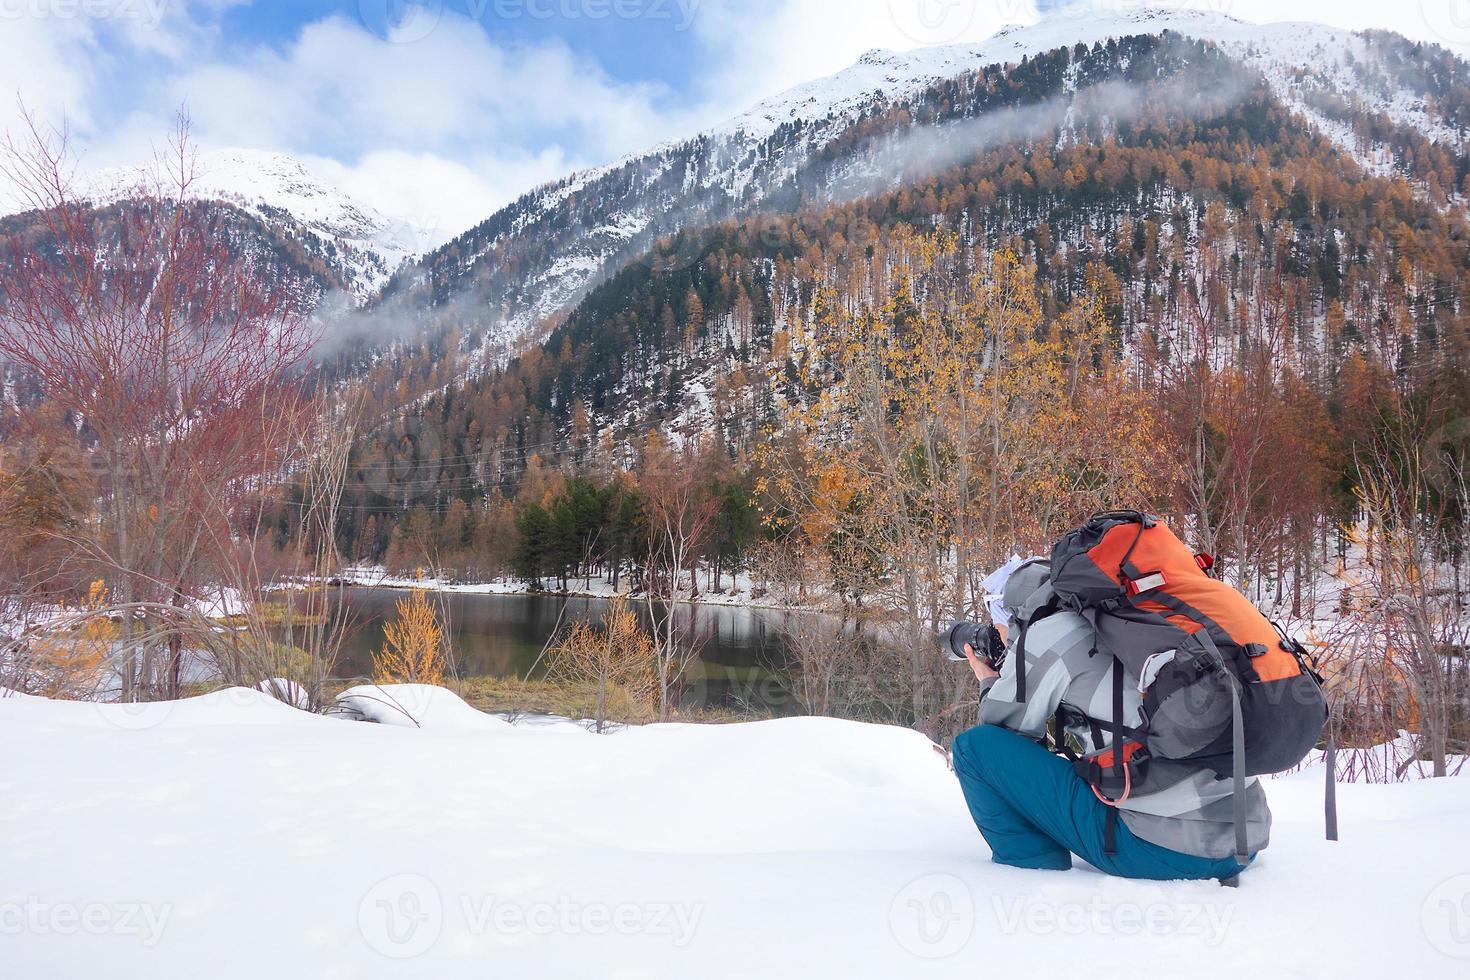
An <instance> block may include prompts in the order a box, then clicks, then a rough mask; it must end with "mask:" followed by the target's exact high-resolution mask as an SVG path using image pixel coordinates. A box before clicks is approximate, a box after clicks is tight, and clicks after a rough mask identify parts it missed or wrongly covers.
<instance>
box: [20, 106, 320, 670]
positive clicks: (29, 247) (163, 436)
mask: <svg viewBox="0 0 1470 980" xmlns="http://www.w3.org/2000/svg"><path fill="white" fill-rule="evenodd" d="M27 126H28V129H27V131H26V134H25V138H23V139H20V140H19V141H16V140H8V141H7V142H6V143H5V144H4V146H3V153H0V172H3V174H4V176H6V177H8V178H9V179H10V181H11V183H12V184H13V185H14V186H15V187H16V188H17V189H18V192H19V193H20V195H21V196H22V198H23V199H24V202H25V204H27V205H28V206H29V207H30V209H31V211H30V212H29V213H28V214H27V215H25V216H23V217H22V218H20V219H16V220H14V221H12V222H11V225H10V227H11V230H10V231H9V233H8V234H7V235H6V236H5V238H4V240H3V242H0V259H3V261H4V263H5V267H6V269H7V270H8V274H7V279H6V283H5V290H4V293H3V296H0V361H4V362H6V363H7V365H8V366H9V369H10V370H11V371H12V372H15V373H17V374H18V375H20V376H23V377H25V378H26V379H28V380H30V381H31V382H33V383H34V385H35V386H36V388H37V389H38V390H39V391H40V392H41V396H40V398H39V399H36V400H33V402H28V403H26V404H22V405H21V407H20V411H21V414H22V422H23V423H25V422H27V421H28V420H29V419H31V418H34V417H35V416H36V414H37V412H38V411H39V408H38V405H40V404H44V403H49V404H51V405H53V406H55V407H57V408H59V409H60V410H62V411H64V412H65V413H67V415H68V416H69V418H70V419H71V420H72V422H73V423H74V425H76V426H77V427H78V429H79V432H80V438H81V439H82V440H83V441H84V443H85V446H86V449H87V452H88V456H89V459H90V461H91V463H92V467H93V470H94V482H95V485H96V489H97V495H98V506H99V514H98V519H97V520H96V521H94V522H91V523H89V524H88V525H87V526H86V527H85V528H82V529H79V530H78V531H77V532H76V533H74V534H72V536H71V538H70V543H71V544H72V546H73V548H74V549H75V551H76V553H77V554H78V555H79V557H80V559H81V560H84V561H85V562H87V563H89V564H90V566H91V567H93V568H95V569H96V570H97V574H98V576H99V577H101V578H103V579H104V580H105V582H106V585H107V589H108V594H109V596H110V598H111V601H112V603H114V604H115V605H117V606H119V607H123V608H129V609H131V610H133V612H132V613H131V614H129V615H127V616H123V617H121V632H122V636H121V637H120V640H119V643H120V646H121V649H122V651H123V657H122V658H121V660H120V662H119V674H120V688H121V692H120V693H121V694H122V696H123V697H125V698H129V699H137V698H148V697H154V696H160V695H163V696H167V695H170V694H175V693H177V689H178V682H179V670H180V661H181V656H182V650H183V646H182V642H181V640H182V638H181V636H180V634H178V633H169V631H168V630H166V629H159V628H154V625H149V624H146V623H144V622H142V621H141V619H140V617H142V618H144V619H146V618H147V617H150V616H153V615H155V613H156V610H157V609H159V608H162V607H173V608H174V609H175V613H173V614H171V615H170V616H168V617H165V620H164V622H165V623H167V622H179V621H182V620H184V619H185V618H187V617H186V616H185V614H184V610H186V608H187V607H188V606H189V605H190V603H191V602H192V601H193V600H195V599H197V598H198V597H199V592H200V587H201V584H202V583H204V582H206V581H208V579H209V578H210V576H211V575H212V574H215V573H216V572H217V565H216V563H217V561H218V560H220V559H221V555H220V554H219V549H218V547H214V546H212V545H214V544H216V543H218V542H222V541H229V540H230V531H229V523H228V519H229V510H230V506H231V505H232V504H233V503H234V502H235V501H238V500H239V499H241V497H242V496H243V495H244V494H245V493H246V492H247V491H248V490H249V489H250V488H251V485H252V481H255V480H259V479H262V478H265V477H268V476H270V475H273V474H275V473H278V472H279V470H280V466H281V463H282V459H283V456H284V455H285V453H286V451H287V449H288V446H287V445H285V444H283V443H279V442H274V441H272V440H271V439H268V438H262V436H263V435H264V434H266V433H268V432H275V433H278V434H284V433H285V432H288V431H290V429H289V427H287V426H271V427H268V428H265V429H263V428H262V426H261V425H260V424H259V421H260V419H262V418H263V417H274V418H285V417H288V416H291V415H295V414H297V413H299V412H301V411H302V410H303V409H304V408H305V407H306V403H305V400H304V399H302V398H301V397H300V394H299V388H298V386H297V385H296V384H295V380H296V379H297V378H298V377H299V372H300V369H301V367H302V366H303V364H304V362H305V359H306V357H307V355H308V353H309V352H310V350H311V348H312V346H313V333H312V327H311V326H310V324H309V321H308V320H307V319H306V318H305V317H304V316H303V315H301V314H300V312H299V311H298V310H297V309H296V306H295V303H294V302H293V299H292V297H291V296H289V295H287V293H286V291H285V290H284V289H283V288H282V287H281V286H280V285H279V284H278V283H277V282H276V281H274V279H273V278H272V277H271V276H270V275H269V274H268V273H267V272H266V270H265V269H264V268H263V266H262V264H261V261H260V260H257V259H256V258H254V257H252V256H251V255H249V254H246V253H244V252H242V250H241V249H239V248H238V247H237V245H236V243H235V241H234V240H233V236H232V234H231V229H230V224H229V221H230V219H229V215H228V213H227V212H226V210H225V209H221V208H219V207H218V206H216V205H212V204H210V203H208V202H201V201H197V200H194V195H193V187H194V157H193V150H192V148H191V144H190V141H189V128H188V121H187V119H184V118H181V119H180V122H179V126H178V129H177V131H176V133H175V134H174V137H173V139H172V141H171V143H170V145H169V147H168V150H167V151H166V152H165V153H163V154H161V155H160V157H159V159H158V160H157V161H156V168H155V171H154V173H153V174H152V175H151V176H150V177H148V178H147V179H145V180H143V181H142V182H140V184H139V186H137V187H136V188H134V189H133V190H132V191H130V192H128V193H127V194H125V195H123V198H122V199H121V200H120V201H119V203H116V204H112V205H103V204H97V203H93V202H90V201H87V200H83V199H80V198H78V197H77V196H75V195H74V194H73V192H72V188H71V183H70V180H69V173H70V164H69V154H68V147H67V139H66V134H65V133H55V134H53V133H50V132H47V131H43V130H42V129H41V128H40V126H39V125H38V124H37V123H36V122H35V121H34V119H30V118H28V120H27ZM222 504H223V506H222ZM155 625H156V624H155Z"/></svg>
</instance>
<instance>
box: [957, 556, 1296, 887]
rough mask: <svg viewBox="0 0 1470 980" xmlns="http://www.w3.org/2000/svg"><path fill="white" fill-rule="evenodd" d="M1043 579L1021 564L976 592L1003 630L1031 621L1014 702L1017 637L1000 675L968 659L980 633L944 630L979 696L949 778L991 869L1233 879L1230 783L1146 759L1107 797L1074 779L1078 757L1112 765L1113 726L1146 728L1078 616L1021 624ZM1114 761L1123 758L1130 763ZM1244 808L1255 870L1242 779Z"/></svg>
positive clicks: (1134, 697)
mask: <svg viewBox="0 0 1470 980" xmlns="http://www.w3.org/2000/svg"><path fill="white" fill-rule="evenodd" d="M1049 577H1050V569H1049V567H1048V565H1047V563H1046V562H1045V561H1044V560H1040V559H1033V560H1031V561H1028V562H1024V563H1021V564H1020V565H1019V567H1016V568H1015V569H1014V570H1013V571H1012V570H1011V569H1010V568H1009V567H1008V568H1005V569H1001V570H998V571H997V573H995V575H993V576H992V577H991V580H988V581H990V582H991V583H992V584H989V585H987V588H988V589H989V590H990V591H992V592H999V593H1000V597H999V599H998V601H997V602H993V603H992V613H993V615H994V614H995V613H997V612H999V613H1000V614H1001V615H1003V616H1004V617H1005V618H1006V621H1007V622H1008V623H1014V622H1016V621H1018V620H1019V621H1027V622H1029V626H1028V628H1027V630H1026V632H1025V643H1024V649H1025V654H1024V657H1025V663H1024V683H1023V684H1021V685H1019V686H1020V687H1021V688H1022V689H1023V690H1024V696H1022V697H1019V698H1018V697H1017V691H1018V683H1017V667H1018V664H1017V660H1018V658H1017V656H1016V655H1015V654H1016V647H1017V646H1018V644H1017V642H1016V636H1015V635H1014V634H1015V633H1017V632H1019V631H1018V630H1016V629H1014V628H1012V629H1010V630H1009V631H1008V632H1009V633H1010V634H1011V635H1010V636H1009V638H1008V639H1009V642H1008V644H1007V646H1006V647H1005V649H1004V651H1003V656H1004V661H1003V665H1002V666H1001V667H1000V669H999V670H997V669H996V667H995V666H994V664H993V663H992V662H989V661H988V660H987V658H986V657H985V656H984V654H985V653H986V651H985V650H983V649H982V650H980V651H977V650H976V646H977V645H980V646H984V643H983V641H980V640H979V637H981V636H983V635H984V634H983V632H978V631H977V628H976V627H974V626H972V625H970V624H956V625H955V627H954V628H952V630H951V633H950V640H951V643H952V645H953V646H954V647H955V648H956V649H957V651H959V652H962V653H963V655H964V656H965V658H966V659H967V660H968V661H969V664H970V666H971V668H972V669H973V670H974V672H975V676H976V677H977V678H979V680H980V684H981V694H980V696H981V703H980V722H981V723H980V724H979V725H978V726H976V727H975V728H972V729H970V730H969V731H967V732H964V733H963V734H961V735H960V736H959V737H958V738H957V739H956V740H955V743H954V751H953V758H954V769H955V772H956V774H957V775H958V776H959V780H960V786H961V789H962V790H963V792H964V794H965V800H966V802H967V803H968V804H969V807H970V813H971V815H972V816H973V817H974V820H975V824H976V826H978V827H979V828H980V832H981V834H983V835H984V837H985V839H986V841H987V842H988V843H989V844H990V849H991V852H992V855H993V857H994V860H995V861H996V862H998V863H1000V864H1008V865H1012V866H1015V867H1021V868H1036V869H1058V870H1063V869H1067V868H1070V867H1071V866H1072V855H1073V854H1076V855H1077V856H1079V857H1081V858H1082V859H1084V860H1085V861H1087V862H1088V863H1089V864H1091V865H1093V866H1094V867H1097V868H1098V869H1100V870H1102V871H1105V872H1107V873H1109V874H1114V875H1119V876H1122V877H1127V878H1151V879H1177V878H1191V879H1204V878H1219V879H1233V878H1234V877H1235V876H1236V875H1238V874H1239V872H1240V871H1241V870H1243V869H1242V866H1241V864H1240V863H1238V862H1237V860H1236V858H1235V857H1234V853H1235V846H1234V845H1235V843H1236V841H1235V837H1234V823H1233V821H1232V785H1231V781H1230V780H1229V779H1222V778H1220V777H1219V776H1218V775H1217V774H1215V773H1213V772H1211V771H1209V770H1206V769H1201V768H1200V767H1197V766H1191V765H1186V764H1182V763H1176V762H1170V761H1167V760H1163V759H1152V760H1148V761H1147V763H1145V764H1140V765H1138V766H1137V767H1136V768H1137V770H1138V775H1137V776H1131V774H1132V772H1133V768H1134V767H1132V766H1130V769H1129V773H1130V776H1131V778H1133V779H1135V780H1138V781H1137V782H1131V783H1129V784H1128V785H1126V787H1124V788H1123V789H1122V790H1121V791H1120V792H1117V793H1116V795H1115V796H1114V797H1113V798H1112V799H1109V798H1108V797H1107V796H1106V795H1105V794H1103V793H1100V792H1098V791H1097V790H1095V788H1094V786H1093V785H1091V784H1089V782H1088V781H1087V780H1086V779H1084V778H1083V777H1082V775H1081V774H1080V773H1079V770H1078V765H1079V763H1078V762H1076V761H1075V760H1078V759H1079V758H1080V760H1081V762H1080V765H1082V766H1086V765H1088V764H1089V762H1090V761H1095V760H1097V759H1100V758H1110V753H1111V749H1112V745H1113V734H1112V731H1110V729H1111V728H1112V727H1114V726H1115V725H1116V724H1117V723H1115V722H1114V721H1113V719H1114V718H1115V717H1117V718H1121V719H1127V722H1126V723H1127V725H1128V726H1130V727H1136V728H1139V729H1141V728H1143V727H1144V726H1146V724H1147V721H1146V719H1145V718H1144V716H1143V713H1142V698H1141V696H1140V694H1139V692H1138V686H1137V684H1136V682H1134V681H1132V680H1130V679H1128V678H1127V675H1126V674H1125V675H1124V677H1123V678H1114V676H1113V673H1114V671H1117V670H1121V669H1122V668H1121V667H1120V666H1119V665H1118V663H1117V661H1116V660H1115V659H1114V658H1113V657H1111V656H1100V655H1098V644H1099V640H1098V637H1097V634H1096V632H1095V630H1094V628H1093V626H1092V625H1091V624H1090V623H1089V622H1088V620H1087V619H1086V618H1084V617H1083V616H1082V615H1080V614H1079V613H1077V612H1072V611H1068V610H1065V609H1061V610H1058V611H1055V612H1049V613H1048V614H1046V615H1044V616H1039V617H1035V618H1034V619H1033V617H1032V616H1031V613H1032V612H1033V611H1035V610H1037V609H1040V608H1042V607H1043V606H1044V604H1045V603H1046V602H1047V600H1048V598H1050V597H1051V596H1052V595H1054V594H1053V593H1051V590H1050V585H1049V584H1048V580H1049ZM1000 580H1003V587H1002V585H1001V581H1000ZM996 628H997V633H998V635H999V637H1005V636H1006V632H1007V629H1006V626H1005V625H1002V623H1001V621H1000V618H999V617H996ZM978 630H984V627H979V628H978ZM966 641H968V642H966ZM997 645H998V644H997ZM996 654H1002V651H1000V650H992V651H991V657H990V660H996V659H999V657H998V656H996ZM1115 705H1116V706H1115ZM1119 709H1121V710H1119ZM1049 723H1050V724H1052V725H1053V726H1054V727H1053V729H1052V737H1053V741H1054V742H1055V743H1056V744H1057V751H1059V752H1062V753H1064V755H1065V756H1067V757H1064V755H1057V754H1053V753H1052V752H1051V751H1049V750H1048V749H1047V748H1046V747H1045V742H1046V739H1047V735H1048V724H1049ZM1131 747H1132V746H1131V745H1130V746H1129V748H1130V749H1131ZM1124 758H1125V759H1127V758H1130V755H1129V753H1128V752H1125V754H1124ZM1111 765H1112V763H1111V762H1105V763H1104V766H1105V767H1110V766H1111ZM1244 798H1245V803H1246V806H1245V813H1246V814H1247V817H1248V820H1247V828H1248V830H1247V839H1248V843H1249V851H1248V853H1249V854H1250V855H1251V857H1252V858H1253V857H1254V855H1255V853H1256V852H1257V851H1259V850H1260V849H1261V848H1262V847H1265V846H1266V842H1267V838H1268V835H1269V831H1270V822H1271V815H1270V811H1269V809H1268V808H1267V806H1266V799H1265V794H1264V793H1263V791H1262V790H1261V787H1260V786H1259V785H1258V784H1257V782H1256V781H1255V780H1254V779H1252V780H1250V781H1249V783H1248V784H1247V789H1246V792H1245V796H1244Z"/></svg>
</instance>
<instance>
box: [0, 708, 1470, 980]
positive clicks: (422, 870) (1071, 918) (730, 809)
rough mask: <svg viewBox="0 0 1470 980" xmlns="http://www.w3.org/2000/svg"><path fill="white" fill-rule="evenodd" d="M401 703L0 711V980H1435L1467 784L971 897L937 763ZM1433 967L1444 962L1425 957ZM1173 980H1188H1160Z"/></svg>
mask: <svg viewBox="0 0 1470 980" xmlns="http://www.w3.org/2000/svg"><path fill="white" fill-rule="evenodd" d="M399 694H400V696H401V697H402V698H406V699H417V700H415V701H414V704H415V705H416V706H417V709H416V710H417V713H418V716H419V718H420V720H421V722H422V725H423V727H421V728H416V727H411V726H410V727H404V726H395V725H385V724H379V725H372V724H361V723H353V722H346V721H339V720H335V719H332V718H323V717H317V716H313V715H308V714H304V713H302V712H298V711H294V710H292V709H289V708H287V707H285V706H284V705H281V704H279V703H277V702H275V701H272V700H271V699H270V698H268V697H266V696H265V695H263V694H259V693H258V692H251V691H243V690H238V689H236V690H231V691H225V692H220V693H218V694H214V695H210V696H208V697H204V698H196V699H191V700H187V701H180V702H174V703H169V704H163V705H152V706H126V705H95V704H85V703H61V702H52V701H46V700H42V699H38V698H24V697H15V696H12V697H5V698H0V739H3V741H4V744H5V745H7V746H10V747H11V749H12V751H11V752H10V753H9V758H8V759H7V762H6V765H5V766H4V767H3V768H0V933H3V934H4V939H3V947H4V954H3V959H4V962H5V968H4V972H5V974H6V975H7V976H11V977H17V978H27V980H29V978H38V977H51V976H57V977H72V976H85V975H97V976H125V977H134V976H151V977H164V978H172V977H205V976H207V977H211V978H233V977H240V978H251V980H255V978H258V977H261V976H279V977H293V978H294V977H338V978H356V977H362V978H380V977H415V978H425V977H466V978H475V980H483V978H485V977H487V976H536V977H551V978H558V977H569V978H573V977H574V978H579V980H580V978H584V977H589V976H630V977H631V976H646V977H700V978H709V977H750V976H772V977H855V976H862V977H900V976H903V977H909V976H945V977H949V976H953V977H965V978H973V977H976V976H999V977H1024V976H1048V975H1057V974H1060V973H1063V972H1067V973H1072V972H1076V971H1078V970H1083V969H1085V970H1087V971H1088V973H1089V975H1091V976H1096V977H1109V976H1119V975H1122V974H1123V973H1125V972H1126V973H1129V974H1135V973H1138V972H1140V971H1141V972H1143V973H1144V974H1146V975H1155V976H1177V975H1179V974H1180V973H1181V971H1183V970H1186V969H1187V971H1188V972H1189V974H1190V975H1191V976H1198V977H1214V976H1221V977H1227V976H1228V977H1231V978H1237V977H1240V976H1242V975H1248V976H1250V975H1254V976H1273V977H1275V976H1309V977H1373V976H1419V977H1452V976H1463V975H1464V970H1465V969H1466V968H1467V964H1470V960H1467V959H1465V958H1464V957H1467V956H1470V929H1467V926H1470V916H1467V915H1466V910H1467V907H1470V904H1467V903H1470V852H1467V850H1466V848H1465V846H1464V826H1465V817H1466V814H1467V813H1470V779H1454V778H1452V779H1442V780H1427V781H1420V782H1414V783H1406V784H1400V785H1394V786H1365V785H1350V786H1343V787H1341V792H1340V808H1341V812H1342V840H1341V842H1339V843H1335V844H1333V843H1328V842H1326V841H1324V840H1323V839H1322V833H1321V785H1320V775H1321V773H1320V770H1314V771H1308V772H1306V773H1304V774H1300V775H1297V776H1293V777H1288V778H1285V779H1279V780H1273V781H1272V782H1271V784H1270V787H1269V792H1270V796H1271V801H1272V805H1273V808H1274V810H1275V812H1276V825H1275V828H1274V830H1273V835H1272V836H1273V843H1272V846H1271V848H1270V849H1269V850H1268V851H1267V852H1265V854H1264V855H1263V857H1262V858H1261V860H1260V862H1259V865H1258V867H1256V868H1254V869H1253V870H1252V871H1251V872H1249V873H1248V874H1247V875H1246V877H1245V881H1244V884H1243V887H1241V888H1240V889H1238V890H1229V889H1223V888H1221V887H1219V886H1218V885H1215V884H1213V883H1146V882H1129V881H1120V880H1114V879H1108V878H1105V877H1103V876H1101V875H1099V874H1097V873H1095V872H1093V871H1091V870H1089V869H1087V868H1085V867H1080V866H1079V867H1078V868H1076V869H1074V870H1073V871H1070V872H1064V873H1057V872H1024V871H1017V870H1013V869H1007V868H1002V867H998V866H996V865H994V864H992V863H991V862H990V861H989V859H988V854H987V851H986V847H985V845H984V842H983V841H982V839H981V838H980V837H979V835H978V834H977V833H976V831H975V829H974V827H973V826H972V825H971V824H970V821H969V818H968V816H967V814H966V811H965V807H964V804H963V802H962V800H961V798H960V793H959V789H958V787H957V785H956V783H955V780H954V777H953V775H952V774H951V773H950V772H948V770H947V768H946V766H945V762H944V759H943V758H942V756H940V755H939V754H937V753H936V752H935V751H934V750H933V748H932V747H931V745H930V743H929V742H928V741H927V740H926V739H924V738H923V737H922V736H921V735H918V734H916V733H914V732H912V731H908V730H905V729H899V728H888V727H882V726H874V725H860V724H854V723H848V722H841V721H834V720H828V719H814V718H795V719H786V720H781V721H771V722H759V723H750V724H739V725H725V726H686V725H667V726H651V727H647V728H634V729H629V730H625V731H622V732H620V733H618V734H616V735H608V736H596V735H591V734H588V733H587V732H585V731H584V730H582V729H581V728H579V727H577V726H575V725H571V724H561V725H538V726H513V725H510V724H508V723H506V722H505V721H503V720H501V719H496V718H491V717H490V716H486V715H482V714H480V713H479V712H475V711H473V709H469V708H468V707H467V706H464V705H463V704H456V703H455V702H456V701H457V699H455V698H454V696H453V695H452V694H449V693H448V692H439V693H437V694H433V695H432V700H427V699H426V695H425V694H424V693H423V692H422V691H421V690H420V691H413V690H408V691H403V692H399ZM1456 957H1460V958H1456ZM1186 964H1187V967H1186Z"/></svg>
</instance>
